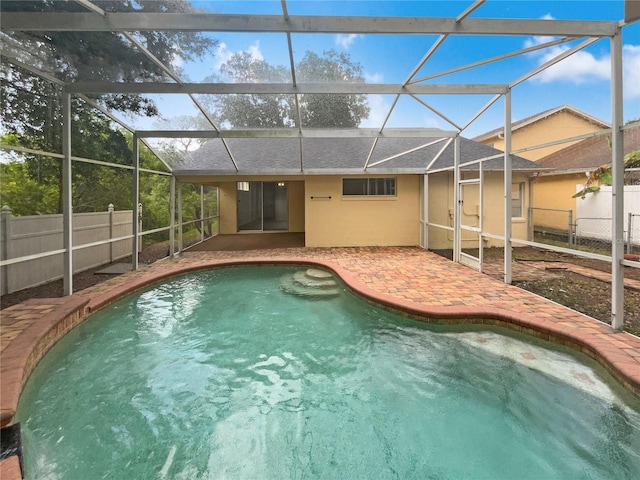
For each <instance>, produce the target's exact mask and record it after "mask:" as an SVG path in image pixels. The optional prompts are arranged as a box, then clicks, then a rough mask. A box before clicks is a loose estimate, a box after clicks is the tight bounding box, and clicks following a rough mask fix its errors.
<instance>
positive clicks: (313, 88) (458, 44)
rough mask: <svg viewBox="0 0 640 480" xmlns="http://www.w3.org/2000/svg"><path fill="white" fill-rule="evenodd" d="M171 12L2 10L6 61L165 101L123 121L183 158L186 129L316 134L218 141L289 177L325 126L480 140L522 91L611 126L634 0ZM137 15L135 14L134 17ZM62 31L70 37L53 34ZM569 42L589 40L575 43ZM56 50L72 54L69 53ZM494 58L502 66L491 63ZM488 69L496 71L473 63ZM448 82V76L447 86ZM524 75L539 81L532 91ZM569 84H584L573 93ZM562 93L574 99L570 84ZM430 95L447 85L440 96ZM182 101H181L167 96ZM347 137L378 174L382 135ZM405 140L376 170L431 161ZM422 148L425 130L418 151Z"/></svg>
mask: <svg viewBox="0 0 640 480" xmlns="http://www.w3.org/2000/svg"><path fill="white" fill-rule="evenodd" d="M163 3H166V4H167V5H170V4H171V2H168V3H167V2H140V3H137V2H107V1H104V2H103V1H97V0H96V1H93V2H90V1H85V0H82V1H75V2H73V1H70V2H48V3H43V2H41V1H33V2H32V1H23V2H10V1H4V2H2V3H1V4H0V8H1V9H2V11H3V15H2V28H3V30H2V40H3V52H2V53H3V64H6V63H7V62H4V59H5V57H6V58H8V60H9V62H12V61H13V62H16V63H20V62H24V63H26V64H29V65H32V67H33V68H32V70H42V71H44V72H48V73H51V72H54V73H55V75H57V78H60V79H64V80H65V81H67V82H68V84H67V87H66V88H67V91H70V92H72V93H73V94H74V95H77V94H87V95H89V96H92V97H94V98H98V97H99V96H101V95H102V100H101V101H102V105H104V106H108V105H109V103H108V102H107V101H106V100H105V99H111V100H112V99H113V98H115V97H121V98H130V99H134V98H135V96H136V95H139V97H138V99H149V100H152V101H153V102H154V104H155V105H156V106H157V108H158V112H159V119H151V118H149V117H146V116H143V115H136V114H131V113H130V114H129V115H127V116H124V117H123V116H122V115H121V114H120V113H117V112H116V113H115V114H114V116H116V117H117V118H123V120H124V121H125V123H126V124H128V125H129V126H132V127H133V128H134V129H143V130H144V129H167V130H173V132H169V133H171V134H167V135H166V138H164V137H163V136H162V135H159V138H158V139H157V140H155V141H154V144H156V145H162V144H163V143H175V144H177V145H178V147H179V148H178V147H176V148H177V149H178V150H179V149H180V148H182V146H181V145H185V144H189V146H188V147H184V148H185V149H186V150H192V149H193V144H194V143H197V142H194V141H192V140H193V139H191V140H190V139H189V138H188V137H189V136H188V135H187V137H186V138H185V139H180V137H179V136H178V135H177V134H176V132H177V131H187V132H193V131H200V130H204V131H208V132H211V131H216V132H217V131H218V129H220V130H222V132H221V133H220V135H222V136H225V135H224V134H225V131H226V130H231V131H232V133H237V132H235V131H236V130H238V129H240V130H246V129H251V128H277V129H281V130H283V132H281V134H282V135H284V136H287V137H292V136H295V135H296V134H297V135H300V136H302V137H303V139H302V142H301V141H300V139H298V138H284V139H282V143H278V142H274V141H273V139H264V138H249V139H240V138H227V139H225V140H224V141H223V140H220V139H215V140H210V141H209V142H210V143H212V145H218V146H220V145H221V146H222V149H223V151H224V154H225V155H227V157H229V153H227V150H228V151H229V152H231V157H229V158H228V162H227V161H223V160H220V161H221V162H223V163H224V164H225V165H229V164H230V165H231V166H232V167H233V168H234V169H240V168H241V167H240V165H241V164H242V160H241V159H240V156H241V155H240V154H238V155H237V156H238V158H236V154H235V153H234V150H237V151H238V152H244V147H242V146H241V144H243V143H246V144H247V145H253V146H256V145H258V146H263V147H264V148H265V149H266V150H269V149H272V148H275V147H273V146H274V145H281V146H282V147H283V148H284V149H285V150H286V155H283V156H282V157H280V156H279V155H278V154H274V155H272V157H273V158H276V159H278V158H279V160H277V161H276V164H275V165H276V166H277V168H285V167H286V168H289V167H290V166H291V165H294V164H295V165H297V167H298V168H300V167H301V168H302V169H304V168H307V162H306V160H307V159H306V158H305V156H306V155H307V153H310V152H314V151H315V148H311V147H313V146H314V145H320V144H323V145H329V142H328V140H330V139H324V138H323V139H319V138H307V136H306V135H305V130H308V129H310V128H314V129H315V128H333V129H342V128H354V127H356V128H357V127H359V128H365V127H374V128H377V129H382V130H383V132H382V133H383V135H384V132H385V130H386V129H389V128H394V127H401V128H402V127H407V128H415V127H422V128H441V129H446V130H462V132H461V134H463V135H466V136H474V135H478V134H480V133H483V132H484V131H488V130H491V129H493V128H495V127H497V126H499V125H502V124H503V123H504V121H505V117H504V106H503V102H502V101H501V100H500V101H498V102H497V103H495V104H494V105H493V106H491V107H490V108H488V110H487V112H486V113H484V114H482V115H480V116H479V119H481V121H476V122H475V123H473V124H472V125H470V126H467V123H468V121H469V120H471V119H473V118H475V116H477V115H479V113H480V112H481V111H482V109H483V108H484V107H485V106H486V104H487V102H489V101H490V100H491V99H492V98H494V97H496V96H498V97H499V96H500V95H502V94H503V93H505V92H506V90H507V86H508V85H509V84H514V82H515V84H514V86H515V88H514V89H513V94H512V100H513V107H512V113H513V120H514V121H515V120H518V119H519V118H523V117H526V116H530V115H532V114H534V113H536V112H538V111H541V110H544V109H548V108H552V107H556V106H558V105H561V104H565V103H569V104H572V105H575V106H576V107H577V108H579V109H582V110H584V111H587V112H589V113H592V114H593V115H594V116H598V117H601V118H603V120H605V121H607V120H609V118H610V114H611V109H612V105H611V94H610V90H611V81H610V78H609V77H610V72H611V68H610V67H611V65H610V60H609V58H610V49H611V45H612V44H611V42H610V41H609V38H610V37H611V36H612V35H614V33H615V32H616V31H617V29H618V24H617V21H618V20H619V19H620V18H622V16H623V6H624V2H623V1H621V0H619V1H608V2H603V3H602V4H599V5H600V7H597V6H596V7H594V6H593V5H594V4H595V3H597V2H590V4H589V6H590V8H584V9H580V8H567V6H566V5H565V3H563V2H534V1H522V2H511V1H509V2H507V1H500V0H488V1H487V2H474V1H472V0H468V1H460V2H446V1H415V2H409V1H407V2H396V1H376V2H370V1H366V2H365V1H349V2H331V1H330V2H327V1H308V0H305V1H297V0H292V1H280V0H265V1H260V2H248V1H247V2H244V1H242V2H238V1H233V2H232V1H228V2H218V1H194V2H192V3H193V5H192V6H193V7H194V8H195V9H197V11H198V12H201V13H196V14H193V12H194V10H192V9H190V8H186V9H184V8H183V6H185V5H187V4H188V3H189V2H185V3H184V4H182V3H180V2H178V3H176V4H175V5H180V8H179V9H178V10H177V11H176V12H173V13H172V14H171V15H170V14H169V12H168V11H167V10H164V8H165V7H163ZM43 5H45V10H46V11H47V12H53V11H54V10H55V12H56V13H55V14H54V13H47V14H46V15H44V14H40V16H38V13H37V12H38V11H42V6H43ZM552 7H553V8H552ZM16 10H18V11H22V12H36V13H35V16H29V17H28V19H27V20H26V21H25V18H27V17H26V15H27V14H22V16H20V15H21V14H18V15H13V16H11V15H10V13H11V12H12V11H16ZM116 10H118V12H116ZM127 10H129V13H123V12H125V11H127ZM556 11H558V13H557V14H556V13H555V12H556ZM5 12H9V15H7V13H5ZM61 12H66V13H61ZM69 12H73V13H69ZM81 12H82V13H81ZM114 12H116V13H114ZM163 12H166V15H165V14H164V13H163ZM550 12H551V13H550ZM147 14H148V15H147ZM7 18H8V20H7ZM32 18H33V21H31V19H32ZM500 19H504V20H500ZM518 19H522V20H518ZM499 20H500V21H499ZM567 20H571V21H567ZM575 20H580V21H575ZM582 20H590V21H589V22H586V21H582ZM591 20H594V21H591ZM604 20H606V21H604ZM47 29H51V30H52V31H53V30H55V32H53V33H46V31H47ZM43 32H45V33H43ZM623 32H624V38H623V42H624V47H625V48H624V50H623V51H624V56H625V62H626V64H625V67H624V72H625V89H626V92H627V95H626V96H625V108H624V113H625V116H626V117H629V118H634V117H637V116H638V115H639V114H640V110H639V109H640V104H638V102H637V94H636V93H634V92H635V88H634V85H635V84H640V82H634V80H637V74H635V76H634V73H633V66H634V65H635V64H636V63H635V62H637V54H636V53H635V52H636V49H637V48H638V47H640V24H634V25H630V26H625V28H624V29H623ZM565 34H566V35H573V36H575V37H576V38H579V39H578V40H572V41H569V42H566V43H560V42H559V39H561V37H562V36H563V35H565ZM588 37H592V38H594V39H597V38H599V37H600V38H602V40H601V41H598V42H597V43H594V44H593V45H588V46H587V45H586V44H583V43H582V42H583V39H584V38H588ZM553 39H558V43H557V44H554V45H552V46H549V47H548V48H545V49H539V50H532V51H520V52H519V50H522V49H525V48H527V49H528V48H533V47H535V46H537V45H539V44H540V42H544V41H550V40H553ZM4 40H8V41H4ZM163 41H164V43H163ZM594 41H595V40H594ZM37 42H40V43H37ZM54 45H55V46H56V48H57V49H60V48H61V46H62V47H64V48H63V49H62V50H57V51H55V52H54V51H53V50H52V48H53V46H54ZM105 45H106V46H107V47H108V49H107V50H108V54H103V53H99V54H95V55H93V54H92V52H93V51H94V50H93V46H95V47H104V46H105ZM290 45H291V49H290ZM574 46H575V47H580V48H581V49H580V50H576V52H575V54H574V55H570V56H568V57H567V59H566V60H562V62H560V63H559V64H558V66H557V67H556V66H552V67H549V68H548V69H546V70H544V71H542V72H541V73H538V74H535V75H533V73H534V72H535V71H536V69H538V68H541V66H545V65H546V63H545V62H549V60H552V59H554V58H555V59H556V60H558V59H560V58H561V56H563V55H564V54H565V52H567V49H569V48H572V47H574ZM582 47H584V48H582ZM190 48H191V50H189V49H190ZM95 51H98V52H101V50H100V49H96V50H95ZM329 51H332V52H331V53H327V52H329ZM34 52H37V53H34ZM201 53H202V54H203V55H202V56H200V54H201ZM516 53H517V55H516ZM39 54H42V55H41V56H40V55H39ZM492 57H498V58H499V61H495V62H490V61H489V60H491V58H492ZM240 60H242V61H240ZM336 60H337V61H336ZM234 61H236V63H235V64H233V62H234ZM331 61H333V63H331ZM476 62H485V64H483V65H480V66H476V67H474V68H471V69H466V68H464V67H468V66H469V65H473V64H474V63H476ZM292 63H294V64H295V68H294V69H293V71H292V69H291V64H292ZM603 65H604V66H605V67H606V68H603ZM461 68H463V69H462V70H460V71H458V70H455V69H461ZM452 69H454V70H455V71H452ZM559 72H560V73H562V75H561V74H560V73H559ZM574 72H578V74H577V75H576V74H574ZM602 72H604V73H602ZM3 73H4V72H3ZM441 73H445V74H446V75H443V76H433V75H438V74H441ZM528 75H532V77H531V78H530V79H529V78H528V77H527V76H528ZM424 77H427V78H424ZM523 78H526V80H522V82H520V79H523ZM191 82H194V83H191ZM127 83H130V84H131V85H135V88H129V87H128V86H127ZM567 84H570V85H571V86H570V87H569V88H567ZM585 84H590V85H592V84H597V86H598V90H597V91H595V93H594V90H593V89H591V90H589V92H590V93H587V94H585V93H584V92H583V91H582V90H581V88H582V87H583V86H584V85H585ZM247 85H248V86H249V87H252V88H248V87H247ZM562 85H563V86H564V88H555V87H558V86H562ZM141 86H142V87H141ZM456 86H460V87H462V88H464V89H466V93H467V94H465V95H463V94H461V93H460V90H456V89H455V88H453V87H456ZM551 86H553V87H554V88H551ZM196 87H202V88H201V89H199V90H198V89H197V88H196ZM376 87H380V88H378V89H377V90H376V89H375V88H376ZM427 87H435V88H436V89H438V88H439V87H442V89H441V90H439V91H437V92H435V93H425V92H427V90H428V89H427V90H425V88H427ZM449 87H451V88H449ZM146 88H148V90H145V89H146ZM341 89H342V91H341ZM488 90H490V91H491V92H489V91H488ZM169 91H173V92H180V93H179V94H178V93H176V94H168V93H165V92H169ZM327 92H329V93H327ZM560 92H561V93H560ZM398 95H399V97H398ZM412 95H413V97H412ZM340 96H342V98H343V99H345V98H346V99H351V98H353V99H355V102H354V103H353V104H352V106H351V107H349V106H348V102H347V106H346V107H345V103H344V102H340V101H337V100H336V99H337V98H339V97H340ZM396 98H399V100H398V101H397V103H396ZM531 99H535V101H531ZM634 99H635V100H636V101H635V102H634ZM143 101H144V100H143ZM359 102H360V103H359ZM111 103H114V102H111ZM134 103H135V102H134ZM353 105H356V107H357V108H359V107H362V109H361V111H360V112H357V111H356V113H355V114H354V107H353ZM522 105H524V106H522ZM592 106H593V108H594V109H597V111H593V110H592V108H591V107H592ZM603 106H604V107H603ZM602 112H604V114H602ZM350 116H351V121H349V118H350ZM626 119H627V118H625V120H626ZM463 127H466V128H463ZM285 129H292V131H293V133H292V132H291V131H288V130H287V131H285ZM298 129H301V130H298ZM245 133H246V135H245V136H249V137H251V136H252V135H251V134H250V132H248V133H247V132H245ZM278 135H280V134H279V133H277V132H276V133H274V134H273V136H278ZM204 136H206V135H204ZM209 136H211V135H209ZM231 136H233V135H231ZM236 136H238V135H236ZM259 136H260V135H259ZM312 136H313V135H312ZM337 137H338V138H337V139H334V140H333V144H334V146H335V148H337V147H338V146H339V145H342V147H341V148H342V156H343V157H344V159H343V160H344V162H346V163H343V164H341V166H344V167H345V168H363V167H362V166H359V165H361V164H362V165H364V164H365V163H366V161H367V157H368V154H369V151H370V146H369V147H366V148H365V147H362V146H358V147H357V148H356V147H355V145H356V144H357V145H360V144H363V145H364V144H367V145H370V144H372V143H373V139H370V138H358V139H356V140H348V141H347V139H345V138H341V135H337ZM176 139H177V140H176ZM383 140H384V141H383ZM386 140H390V141H389V142H387V141H386ZM391 140H395V141H397V143H398V146H403V145H408V143H409V142H406V141H404V140H400V139H387V138H383V139H381V140H380V141H379V142H378V143H379V145H378V146H377V147H376V151H374V155H373V156H372V158H370V159H369V161H370V162H374V161H381V160H386V161H384V162H382V163H380V164H379V165H381V166H382V165H386V166H389V167H391V166H392V167H393V168H396V167H395V166H396V165H400V164H401V162H404V165H407V164H412V165H413V163H412V162H413V160H412V158H413V157H414V156H415V157H416V158H415V165H418V164H419V163H420V162H422V160H423V159H422V158H418V157H420V156H419V155H414V153H410V154H407V155H404V158H403V159H401V158H400V157H398V158H393V159H387V158H386V157H385V155H387V156H393V155H395V154H394V153H391V152H393V151H395V150H394V148H391V145H392V144H393V142H392V141H391ZM421 140H422V139H421V138H420V136H419V135H418V136H417V138H416V141H418V142H419V141H421ZM150 141H151V140H150ZM300 143H302V147H303V148H302V159H301V157H300ZM232 145H233V148H231V147H232ZM211 148H213V147H211ZM296 148H297V150H296ZM332 148H333V147H331V146H325V147H324V150H323V152H332V151H333V150H332ZM429 148H431V147H429ZM350 149H355V150H358V152H359V153H358V155H355V154H354V155H351V154H349V152H350ZM361 149H362V150H363V151H364V153H363V154H362V153H360V150H361ZM385 149H388V152H387V151H386V150H385ZM294 150H295V152H297V153H294ZM323 152H320V153H317V154H315V155H316V158H315V160H317V165H319V167H316V168H325V166H326V165H329V164H331V161H330V159H329V158H328V157H327V158H326V161H325V160H323V158H324V157H323V155H325V153H323ZM276 153H277V152H276ZM423 153H424V152H423ZM376 155H378V156H376ZM362 157H364V158H362ZM221 158H223V157H221ZM292 159H293V160H292ZM374 159H375V160H374ZM313 160H314V158H313V157H311V158H310V159H309V163H308V165H313V164H314V161H313ZM216 161H217V160H216ZM234 162H236V163H235V165H234ZM300 162H301V164H300ZM215 165H217V164H215ZM215 165H213V166H215ZM358 166H359V167H358ZM310 168H312V167H310ZM336 168H338V167H336ZM378 168H382V167H378ZM398 168H400V167H398ZM412 168H413V167H412Z"/></svg>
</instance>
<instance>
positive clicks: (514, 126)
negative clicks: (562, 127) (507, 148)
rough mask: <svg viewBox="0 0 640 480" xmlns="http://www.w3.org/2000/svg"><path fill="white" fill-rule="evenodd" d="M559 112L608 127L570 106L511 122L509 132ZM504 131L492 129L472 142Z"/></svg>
mask: <svg viewBox="0 0 640 480" xmlns="http://www.w3.org/2000/svg"><path fill="white" fill-rule="evenodd" d="M561 112H566V113H569V114H571V115H575V116H576V117H579V118H582V119H584V120H586V121H587V122H589V123H592V124H594V125H597V126H599V127H602V128H608V127H609V126H610V125H609V124H608V123H607V122H605V121H603V120H601V119H599V118H597V117H594V116H593V115H590V114H588V113H586V112H583V111H582V110H579V109H577V108H575V107H572V106H571V105H561V106H559V107H555V108H551V109H549V110H545V111H543V112H540V113H536V114H535V115H531V116H530V117H527V118H523V119H522V120H518V121H517V122H513V123H512V124H511V131H512V132H514V131H516V130H518V129H521V128H524V127H527V126H529V125H531V124H534V123H538V122H542V121H544V120H546V119H547V118H549V117H551V116H552V115H556V114H558V113H561ZM503 131H504V126H502V127H499V128H496V129H493V130H491V131H489V132H486V133H483V134H482V135H478V136H477V137H474V138H473V140H474V141H476V142H484V141H486V140H489V139H491V138H495V137H497V136H498V135H499V134H501V133H503Z"/></svg>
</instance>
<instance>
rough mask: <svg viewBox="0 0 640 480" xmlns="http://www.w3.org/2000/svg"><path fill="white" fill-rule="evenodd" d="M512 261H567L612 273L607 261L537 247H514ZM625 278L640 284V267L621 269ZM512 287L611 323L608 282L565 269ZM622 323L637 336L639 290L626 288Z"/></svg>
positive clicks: (518, 280) (521, 280) (639, 326)
mask: <svg viewBox="0 0 640 480" xmlns="http://www.w3.org/2000/svg"><path fill="white" fill-rule="evenodd" d="M513 258H514V260H515V261H516V262H518V263H528V262H531V261H544V262H549V264H550V265H551V266H553V264H552V263H551V262H566V263H571V264H574V265H580V266H583V267H587V268H590V269H592V270H600V271H603V272H607V273H610V272H611V264H610V263H608V262H603V261H601V260H592V259H587V258H578V257H575V256H573V255H569V254H562V253H557V252H552V251H549V250H542V249H537V248H529V247H526V248H516V249H514V254H513ZM549 264H548V266H549ZM624 277H625V278H629V279H633V280H638V281H640V268H634V267H624ZM513 284H514V285H516V286H518V287H520V288H522V289H524V290H528V291H530V292H533V293H536V294H538V295H540V296H542V297H545V298H548V299H550V300H553V301H555V302H557V303H560V304H562V305H565V306H567V307H569V308H572V309H574V310H577V311H579V312H582V313H585V314H587V315H589V316H590V317H593V318H596V319H598V320H600V321H602V322H605V323H610V322H611V284H610V283H608V282H603V281H601V280H596V279H593V278H588V277H585V276H583V275H579V274H576V273H573V272H571V271H568V270H553V269H550V270H549V274H548V275H544V276H542V277H540V278H526V279H525V278H514V281H513ZM624 320H625V322H624V329H625V330H626V331H628V332H630V333H633V334H634V335H640V290H636V289H633V288H628V287H625V289H624Z"/></svg>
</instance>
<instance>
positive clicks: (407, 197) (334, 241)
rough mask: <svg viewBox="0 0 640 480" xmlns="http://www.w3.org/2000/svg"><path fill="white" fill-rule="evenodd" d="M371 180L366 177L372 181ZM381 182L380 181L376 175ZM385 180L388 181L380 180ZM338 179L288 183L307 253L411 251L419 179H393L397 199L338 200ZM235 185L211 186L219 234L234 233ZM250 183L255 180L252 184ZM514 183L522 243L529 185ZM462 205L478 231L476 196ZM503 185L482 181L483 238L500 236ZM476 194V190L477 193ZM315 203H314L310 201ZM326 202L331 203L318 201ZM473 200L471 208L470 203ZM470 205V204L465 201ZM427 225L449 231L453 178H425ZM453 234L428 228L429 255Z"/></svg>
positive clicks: (293, 224) (493, 175) (292, 220)
mask: <svg viewBox="0 0 640 480" xmlns="http://www.w3.org/2000/svg"><path fill="white" fill-rule="evenodd" d="M375 176H376V175H370V177H375ZM378 176H380V175H378ZM382 176H383V177H384V176H386V177H388V176H389V175H382ZM342 178H344V177H343V176H340V175H313V176H307V177H305V179H304V180H299V179H296V180H295V181H288V186H289V231H291V232H305V241H306V246H307V247H346V246H373V245H378V246H414V245H418V244H419V242H420V222H419V219H420V184H421V182H422V176H421V175H398V176H397V177H396V179H397V180H396V182H397V184H396V187H397V188H396V193H397V194H396V195H395V196H389V197H382V196H380V197H343V195H342ZM236 180H241V181H242V180H246V179H245V178H237V179H236V178H234V180H233V181H219V182H215V183H216V185H218V187H219V191H220V233H221V234H234V233H237V219H236V217H237V215H236V203H237V195H236V191H237V190H236ZM251 180H258V179H257V178H251ZM513 182H514V183H519V182H523V183H524V195H523V217H522V218H514V219H513V223H512V229H513V236H514V237H515V238H521V239H527V235H528V228H527V218H526V212H527V211H528V210H527V209H528V207H529V196H530V184H529V178H528V177H527V176H525V175H519V174H517V173H514V176H513ZM465 188H466V189H467V190H466V192H465V195H467V197H468V198H467V201H466V202H465V205H464V209H463V223H464V224H465V225H471V226H476V225H478V219H479V216H478V204H479V202H478V201H477V193H475V194H474V188H475V189H477V187H465ZM503 189H504V186H503V179H502V173H501V172H486V173H485V180H484V215H485V217H484V226H483V229H484V232H486V233H492V234H494V235H502V233H503V226H504V220H503V219H504V216H503V214H502V206H503V204H504V195H503ZM476 191H477V190H476ZM311 197H316V198H313V199H312V198H311ZM319 197H331V198H319ZM474 198H475V199H476V200H475V202H474V201H473V199H474ZM470 199H471V200H470ZM428 200H429V222H430V223H438V224H441V225H448V226H453V208H454V203H453V173H450V172H441V173H437V174H433V175H430V180H429V199H428ZM472 236H473V234H470V233H468V232H464V233H463V247H467V248H472V247H473V243H474V241H473V240H471V237H472ZM452 238H453V232H451V231H446V230H443V229H439V228H433V227H431V228H430V229H429V248H430V249H434V250H435V249H450V248H451V247H452ZM501 245H502V242H501V241H498V240H493V239H486V240H485V243H484V246H489V247H491V246H501Z"/></svg>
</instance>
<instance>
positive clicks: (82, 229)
mask: <svg viewBox="0 0 640 480" xmlns="http://www.w3.org/2000/svg"><path fill="white" fill-rule="evenodd" d="M140 231H141V229H140ZM132 233H133V229H132V211H131V210H120V211H114V210H113V206H112V205H109V211H107V212H94V213H74V214H73V246H74V251H73V271H74V273H77V272H81V271H83V270H88V269H90V268H93V267H98V266H100V265H105V264H109V263H111V262H113V261H115V260H118V259H120V258H124V257H127V256H129V255H131V248H132V239H131V237H130V236H131V235H132ZM62 235H63V228H62V215H60V214H58V215H33V216H24V217H13V216H12V215H11V209H10V208H9V207H7V206H4V207H2V216H1V233H0V254H1V258H2V260H10V259H13V258H19V257H25V256H29V255H35V254H39V253H44V252H52V251H56V250H62V249H63V248H64V246H63V237H62ZM121 237H129V238H125V239H121V240H117V241H115V242H111V243H107V244H103V245H94V246H91V247H86V248H80V249H77V250H76V249H75V248H76V247H78V246H81V245H86V244H91V243H94V242H100V241H105V240H109V239H114V238H121ZM63 255H64V254H63V253H62V252H60V253H56V254H55V255H50V256H45V257H41V258H37V259H33V260H26V261H24V262H20V263H14V264H10V265H4V266H2V267H0V283H1V289H0V290H1V294H2V295H4V294H7V293H11V292H15V291H17V290H22V289H24V288H29V287H33V286H36V285H41V284H43V283H47V282H50V281H52V280H57V279H59V278H62V277H63Z"/></svg>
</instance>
